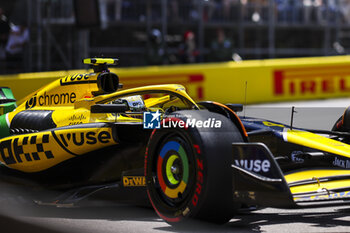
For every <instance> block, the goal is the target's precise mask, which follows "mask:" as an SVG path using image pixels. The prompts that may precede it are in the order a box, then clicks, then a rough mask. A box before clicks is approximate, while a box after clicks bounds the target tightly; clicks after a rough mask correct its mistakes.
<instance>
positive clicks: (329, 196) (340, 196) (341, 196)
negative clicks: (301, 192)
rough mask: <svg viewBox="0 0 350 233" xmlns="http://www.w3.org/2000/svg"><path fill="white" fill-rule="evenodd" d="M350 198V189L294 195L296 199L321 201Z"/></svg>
mask: <svg viewBox="0 0 350 233" xmlns="http://www.w3.org/2000/svg"><path fill="white" fill-rule="evenodd" d="M345 198H350V191H344V192H336V193H329V194H323V195H313V196H306V197H294V201H297V202H299V201H300V202H301V201H319V200H329V199H345Z"/></svg>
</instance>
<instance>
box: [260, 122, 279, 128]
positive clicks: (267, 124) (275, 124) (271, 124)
mask: <svg viewBox="0 0 350 233" xmlns="http://www.w3.org/2000/svg"><path fill="white" fill-rule="evenodd" d="M263 124H264V125H266V126H269V127H281V128H284V125H282V124H277V123H273V122H269V121H263Z"/></svg>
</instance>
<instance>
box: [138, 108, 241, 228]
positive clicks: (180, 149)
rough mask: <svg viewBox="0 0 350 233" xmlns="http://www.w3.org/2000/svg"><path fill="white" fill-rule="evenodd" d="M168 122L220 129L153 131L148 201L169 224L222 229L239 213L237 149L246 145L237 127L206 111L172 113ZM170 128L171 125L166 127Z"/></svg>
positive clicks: (147, 160)
mask: <svg viewBox="0 0 350 233" xmlns="http://www.w3.org/2000/svg"><path fill="white" fill-rule="evenodd" d="M172 116H174V117H169V118H166V119H165V122H169V121H170V119H171V121H172V122H175V121H184V122H186V121H187V119H189V118H191V119H196V120H197V121H206V120H208V119H215V121H216V122H217V121H220V122H221V127H219V128H215V127H210V128H203V127H202V128H198V127H188V128H180V127H171V128H165V127H161V128H160V129H156V130H154V131H153V133H152V136H151V137H150V139H149V142H148V147H147V152H146V156H145V177H146V184H147V192H148V196H149V200H150V202H151V204H152V206H153V208H154V209H155V211H156V212H157V214H158V215H159V216H160V217H161V218H162V219H164V220H165V221H167V222H168V223H170V224H173V225H174V224H178V223H181V222H183V221H185V220H187V219H189V218H191V219H199V220H204V221H209V222H213V223H219V224H223V223H226V222H227V221H229V220H230V219H231V218H232V216H233V215H234V213H235V210H236V208H235V206H237V204H235V203H234V200H233V185H234V184H233V176H232V174H233V173H232V168H231V164H232V162H233V157H232V145H231V144H232V143H233V142H243V139H242V136H241V134H240V132H239V130H238V129H237V127H236V126H235V125H234V124H233V123H232V122H231V121H230V120H229V119H227V118H225V117H224V116H222V115H220V114H217V113H211V112H208V111H206V110H199V111H198V110H196V111H179V112H175V113H172ZM167 126H168V127H169V124H167Z"/></svg>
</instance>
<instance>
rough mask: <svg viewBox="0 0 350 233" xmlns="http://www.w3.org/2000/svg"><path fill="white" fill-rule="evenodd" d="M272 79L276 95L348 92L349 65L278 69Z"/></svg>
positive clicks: (349, 82) (349, 86) (349, 79)
mask: <svg viewBox="0 0 350 233" xmlns="http://www.w3.org/2000/svg"><path fill="white" fill-rule="evenodd" d="M273 79H274V80H273V84H274V88H273V93H274V95H275V96H276V97H277V96H280V97H283V96H305V95H334V94H339V95H342V94H345V93H346V94H348V93H350V65H342V66H322V67H319V66H318V67H306V68H289V69H279V70H275V71H274V73H273Z"/></svg>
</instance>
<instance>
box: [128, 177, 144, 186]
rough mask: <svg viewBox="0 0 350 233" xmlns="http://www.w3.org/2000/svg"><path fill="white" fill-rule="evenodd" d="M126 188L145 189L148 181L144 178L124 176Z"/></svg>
mask: <svg viewBox="0 0 350 233" xmlns="http://www.w3.org/2000/svg"><path fill="white" fill-rule="evenodd" d="M123 186H124V187H143V186H146V179H145V177H144V176H124V177H123Z"/></svg>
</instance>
